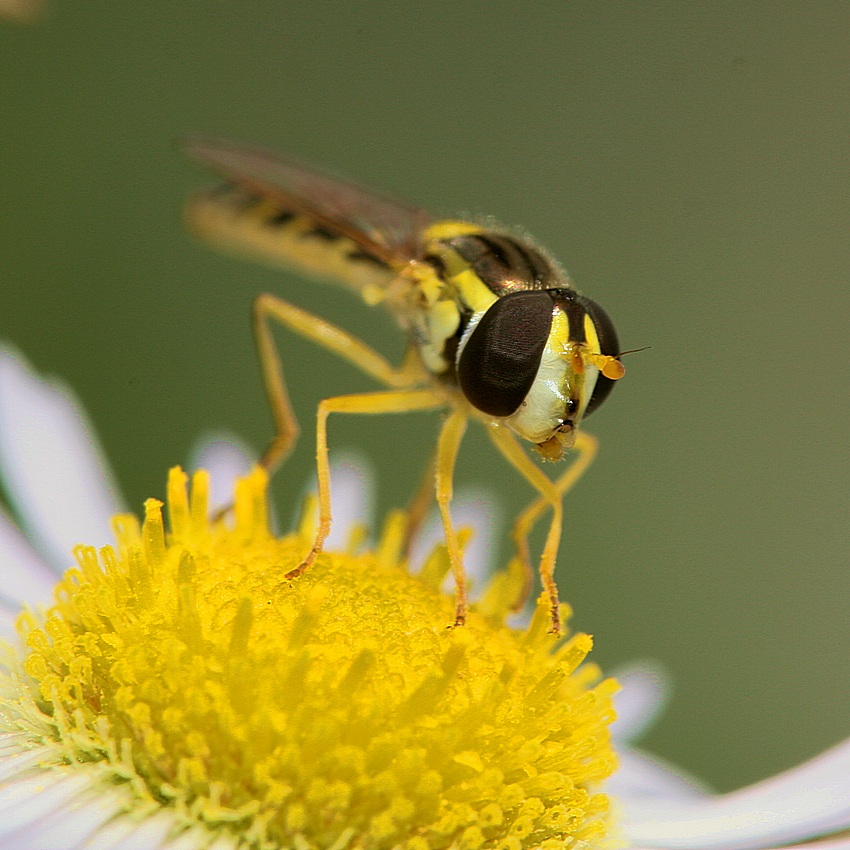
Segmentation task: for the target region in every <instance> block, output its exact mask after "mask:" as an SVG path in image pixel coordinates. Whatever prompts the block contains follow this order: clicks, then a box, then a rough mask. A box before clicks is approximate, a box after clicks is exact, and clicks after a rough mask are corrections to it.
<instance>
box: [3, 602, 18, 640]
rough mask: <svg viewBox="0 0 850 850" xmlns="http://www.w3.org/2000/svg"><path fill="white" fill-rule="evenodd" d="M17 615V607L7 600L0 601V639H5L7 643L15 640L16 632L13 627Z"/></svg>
mask: <svg viewBox="0 0 850 850" xmlns="http://www.w3.org/2000/svg"><path fill="white" fill-rule="evenodd" d="M17 616H18V609H17V608H15V607H13V606H12V605H11V604H10V603H8V602H3V601H0V640H6V641H9V643H14V642H15V641H16V640H17V637H18V632H17V630H16V629H15V620H16V619H17Z"/></svg>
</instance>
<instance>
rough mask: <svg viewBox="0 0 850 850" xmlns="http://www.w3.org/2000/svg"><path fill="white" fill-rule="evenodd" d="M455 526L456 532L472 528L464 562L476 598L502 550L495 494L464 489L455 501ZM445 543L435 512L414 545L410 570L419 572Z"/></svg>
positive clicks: (428, 519)
mask: <svg viewBox="0 0 850 850" xmlns="http://www.w3.org/2000/svg"><path fill="white" fill-rule="evenodd" d="M451 514H452V522H453V523H454V526H455V528H471V529H472V540H471V541H470V542H469V545H468V546H467V548H466V554H465V556H464V559H463V563H464V568H465V569H466V575H467V578H468V579H469V580H470V586H471V588H472V591H473V592H472V596H473V598H475V596H476V591H477V592H478V593H480V592H481V590H482V589H483V587H484V585H485V584H486V579H487V578H488V577H489V576H490V574H491V571H492V569H493V563H494V561H495V553H496V552H498V549H499V543H500V540H499V533H500V528H501V524H502V523H501V518H500V516H499V512H498V509H497V506H496V503H495V500H494V499H493V496H492V494H491V493H489V492H488V491H487V490H484V489H480V488H474V487H471V488H461V489H460V490H459V491H458V492H457V493H456V494H455V497H454V498H453V499H452V503H451ZM444 542H445V536H444V535H443V524H442V522H441V521H440V516H439V513H438V512H437V511H436V510H432V511H431V512H430V513H429V514H428V518H427V520H426V521H425V523H424V524H423V527H422V531H421V532H420V534H419V536H418V537H417V538H416V540H415V541H414V543H413V548H412V550H411V553H410V568H411V570H412V571H413V572H417V571H418V570H419V568H420V567H421V566H422V565H423V564H424V563H425V560H426V558H427V557H428V556H429V555H430V554H431V552H432V551H433V549H434V547H435V546H438V545H440V544H441V543H444Z"/></svg>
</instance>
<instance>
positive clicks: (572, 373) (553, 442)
mask: <svg viewBox="0 0 850 850" xmlns="http://www.w3.org/2000/svg"><path fill="white" fill-rule="evenodd" d="M576 364H579V368H580V371H578V372H577V371H576V369H575V366H576ZM598 374H599V372H598V370H597V369H596V368H595V367H594V366H592V365H590V364H585V363H583V362H582V360H581V359H580V357H579V353H578V347H577V346H576V344H575V343H572V342H570V341H569V333H568V326H567V318H566V316H565V315H564V314H563V312H561V311H558V312H557V314H556V315H555V317H554V320H553V322H552V329H551V332H550V334H549V339H548V342H547V343H546V347H545V349H544V350H543V356H542V358H541V360H540V367H539V368H538V370H537V375H536V377H535V379H534V382H533V384H532V385H531V389H530V390H529V392H528V394H527V395H526V397H525V399H524V400H523V402H522V404H520V406H519V408H518V409H517V410H516V412H515V413H513V414H512V415H511V416H509V417H507V418H506V419H505V420H504V422H505V425H507V426H508V427H509V428H510V429H511V430H512V431H513V432H514V433H515V434H517V435H518V436H519V437H522V438H523V439H524V440H528V441H529V442H531V443H534V444H535V447H536V448H537V449H538V451H539V453H540V454H541V455H542V456H543V457H544V458H546V459H551V460H557V459H559V458H560V456H561V454H562V452H563V450H564V449H568V448H570V446H572V444H573V441H574V439H575V429H576V427H577V426H578V423H579V420H580V419H581V416H582V414H583V413H584V410H585V408H586V407H587V402H588V400H589V399H590V397H591V395H592V394H593V388H594V386H595V385H596V378H597V376H598Z"/></svg>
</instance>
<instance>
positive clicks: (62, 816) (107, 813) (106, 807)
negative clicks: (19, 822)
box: [14, 788, 120, 850]
mask: <svg viewBox="0 0 850 850" xmlns="http://www.w3.org/2000/svg"><path fill="white" fill-rule="evenodd" d="M119 811H120V808H119V805H117V800H116V795H115V794H114V793H113V794H110V793H107V794H105V795H95V794H93V793H92V790H91V788H89V789H88V790H87V791H86V793H84V794H81V795H79V797H77V798H75V799H72V800H69V801H67V802H66V803H63V804H62V805H60V806H57V807H56V808H55V809H54V810H53V811H52V812H51V813H50V814H49V815H47V816H44V817H41V818H39V819H38V820H37V821H34V822H32V823H30V824H28V825H27V826H26V827H24V828H23V829H20V830H17V831H16V832H15V834H14V840H15V841H16V842H17V843H16V844H15V846H16V847H18V848H24V847H38V848H39V849H40V850H41V849H42V848H43V850H72V848H76V847H78V846H79V844H80V843H81V842H84V841H86V840H87V839H88V838H90V837H91V836H92V834H93V833H95V832H96V831H97V830H98V829H99V828H100V827H101V826H102V825H103V824H105V823H107V822H108V821H109V820H111V819H112V818H113V817H115V815H116V814H117V813H118V812H119Z"/></svg>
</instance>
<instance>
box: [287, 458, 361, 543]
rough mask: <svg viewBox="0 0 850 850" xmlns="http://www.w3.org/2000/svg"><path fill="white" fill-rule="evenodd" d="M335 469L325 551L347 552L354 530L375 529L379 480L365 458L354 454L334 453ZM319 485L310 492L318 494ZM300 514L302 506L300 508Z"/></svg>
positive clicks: (310, 489)
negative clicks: (357, 528)
mask: <svg viewBox="0 0 850 850" xmlns="http://www.w3.org/2000/svg"><path fill="white" fill-rule="evenodd" d="M330 465H331V517H332V518H333V522H332V524H331V533H330V535H329V536H328V539H327V540H326V541H325V549H327V550H329V551H330V550H332V549H344V548H345V547H346V546H347V544H348V538H349V535H350V534H351V530H352V528H354V527H355V526H357V525H365V526H366V527H367V528H368V529H370V530H374V529H373V526H372V511H373V508H374V500H373V493H374V492H375V480H374V475H373V474H372V469H371V467H370V466H369V463H368V461H366V460H365V459H364V458H363V456H362V455H360V454H358V453H357V452H352V451H342V452H334V453H333V454H332V455H331V458H330ZM316 490H317V487H316V483H315V481H314V482H313V483H312V485H311V486H310V487H309V488H307V489H306V492H309V493H315V492H316ZM298 510H299V511H300V505H299V507H298Z"/></svg>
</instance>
